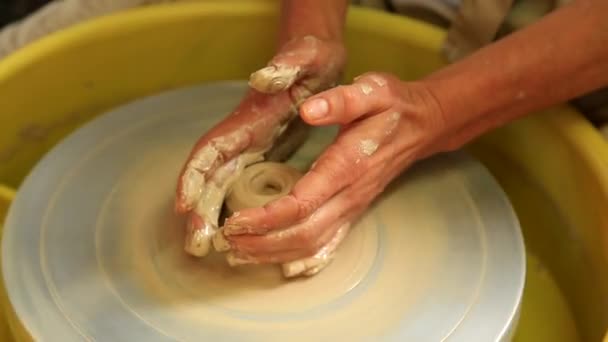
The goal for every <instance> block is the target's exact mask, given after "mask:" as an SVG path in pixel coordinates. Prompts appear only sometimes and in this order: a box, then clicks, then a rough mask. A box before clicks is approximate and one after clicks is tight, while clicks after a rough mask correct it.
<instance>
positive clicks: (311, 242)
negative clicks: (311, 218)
mask: <svg viewBox="0 0 608 342" xmlns="http://www.w3.org/2000/svg"><path fill="white" fill-rule="evenodd" d="M316 240H317V236H316V234H315V231H314V230H313V229H311V227H307V228H306V229H304V230H302V232H301V233H300V234H299V236H298V243H299V246H298V247H300V248H301V249H303V250H305V251H310V250H312V249H314V248H315V245H316Z"/></svg>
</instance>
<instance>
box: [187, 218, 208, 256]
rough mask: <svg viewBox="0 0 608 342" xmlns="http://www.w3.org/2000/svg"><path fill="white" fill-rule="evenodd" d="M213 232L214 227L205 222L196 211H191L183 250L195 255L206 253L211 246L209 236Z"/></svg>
mask: <svg viewBox="0 0 608 342" xmlns="http://www.w3.org/2000/svg"><path fill="white" fill-rule="evenodd" d="M215 233H216V227H214V226H213V225H211V224H209V222H205V221H204V220H203V219H202V218H201V217H200V215H198V214H197V213H195V212H191V213H190V214H189V215H188V220H187V225H186V237H185V243H184V250H185V251H186V252H187V253H188V254H190V255H193V256H197V257H203V256H205V255H207V254H208V253H209V250H210V247H211V245H210V241H211V238H212V237H213V235H215Z"/></svg>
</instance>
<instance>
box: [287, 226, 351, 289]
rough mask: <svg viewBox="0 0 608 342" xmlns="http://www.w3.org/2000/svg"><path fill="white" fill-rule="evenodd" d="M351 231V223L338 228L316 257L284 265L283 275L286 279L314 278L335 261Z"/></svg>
mask: <svg viewBox="0 0 608 342" xmlns="http://www.w3.org/2000/svg"><path fill="white" fill-rule="evenodd" d="M349 230H350V223H349V222H347V223H345V224H343V225H342V226H341V227H340V228H338V230H337V231H336V234H335V235H334V237H333V238H332V239H331V240H330V241H329V243H327V244H326V245H325V246H323V247H322V248H321V249H320V250H319V251H318V252H317V253H316V254H315V255H313V256H311V257H308V258H304V259H298V260H294V261H289V262H287V263H284V264H283V265H282V270H283V275H284V276H285V277H286V278H292V277H297V276H300V275H305V276H312V275H315V274H317V273H319V272H320V271H321V270H322V269H324V268H325V267H327V265H329V263H330V262H331V261H332V260H333V258H334V256H335V253H336V249H337V248H338V246H339V245H340V244H341V243H342V241H343V240H344V238H345V237H346V235H347V234H348V232H349Z"/></svg>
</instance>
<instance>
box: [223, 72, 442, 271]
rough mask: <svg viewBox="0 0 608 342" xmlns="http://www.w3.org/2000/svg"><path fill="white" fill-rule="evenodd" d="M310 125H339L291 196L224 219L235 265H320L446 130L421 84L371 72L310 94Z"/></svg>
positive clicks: (306, 106) (305, 111)
mask: <svg viewBox="0 0 608 342" xmlns="http://www.w3.org/2000/svg"><path fill="white" fill-rule="evenodd" d="M300 112H301V116H302V118H303V119H304V120H305V121H306V122H308V123H309V124H311V125H331V124H339V125H341V130H340V132H339V134H338V136H337V138H336V140H335V141H334V142H333V144H331V145H330V146H329V147H328V148H327V149H326V150H325V151H324V152H323V153H322V154H321V155H320V157H319V158H318V159H317V161H316V162H315V164H313V166H312V167H311V169H310V170H309V171H308V172H307V173H306V174H305V175H304V176H303V177H302V178H301V179H300V180H299V181H298V182H297V184H296V185H295V186H294V188H293V189H292V191H291V193H290V194H289V195H287V196H285V197H282V198H280V199H278V200H276V201H273V202H271V203H269V204H267V205H266V206H265V207H263V208H253V209H245V210H242V211H241V212H239V213H238V215H233V216H232V217H230V218H228V220H227V221H226V224H225V226H224V228H223V230H222V231H221V232H222V235H221V236H223V237H224V238H225V240H226V242H227V248H229V249H230V258H231V260H232V263H233V264H248V263H286V264H284V272H285V275H287V276H290V275H294V274H300V273H302V272H304V274H313V273H315V272H318V271H319V269H320V268H323V267H324V266H325V265H326V264H327V263H328V262H329V260H331V257H332V255H333V253H334V251H335V249H336V247H337V245H338V244H339V243H340V241H342V239H343V238H344V236H345V235H346V234H347V232H348V230H349V229H350V224H351V223H353V222H354V221H355V220H356V219H357V218H358V217H359V216H360V215H361V214H362V213H363V212H364V211H365V210H366V208H367V207H368V206H369V205H370V203H371V202H372V201H373V200H374V199H375V198H376V196H377V195H378V194H380V193H381V192H382V191H383V190H384V189H385V187H386V186H387V184H388V183H389V182H390V181H391V180H392V179H394V178H395V177H396V176H398V175H399V174H400V173H401V172H402V171H403V170H404V169H405V168H407V167H408V166H409V165H411V164H412V163H413V162H414V161H416V160H418V159H420V158H423V157H425V156H427V155H429V154H430V153H432V152H434V151H436V150H437V149H438V148H439V147H437V146H439V145H438V144H437V142H438V139H439V138H440V137H442V136H443V135H444V133H445V132H446V125H445V120H444V117H443V114H442V110H441V108H440V106H439V105H438V103H437V101H436V100H435V98H434V96H433V95H432V93H431V92H430V91H429V90H428V89H427V88H426V87H425V85H424V83H421V82H420V83H418V82H412V83H408V82H403V81H401V80H399V79H398V78H396V77H394V76H391V75H387V74H378V73H369V74H365V75H363V76H361V77H358V78H356V79H355V81H354V83H353V84H351V85H346V86H339V87H336V88H333V89H330V90H327V91H324V92H322V93H320V94H317V95H315V96H312V97H310V98H309V99H307V100H306V101H305V102H303V104H302V105H301V107H300Z"/></svg>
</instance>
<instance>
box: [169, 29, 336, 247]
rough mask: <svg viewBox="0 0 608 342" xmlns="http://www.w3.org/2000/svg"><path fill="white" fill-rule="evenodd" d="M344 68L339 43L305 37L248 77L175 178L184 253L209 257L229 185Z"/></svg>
mask: <svg viewBox="0 0 608 342" xmlns="http://www.w3.org/2000/svg"><path fill="white" fill-rule="evenodd" d="M344 64H345V49H344V46H343V44H342V42H339V41H327V40H321V39H318V38H315V37H313V36H305V37H300V38H295V39H292V40H290V41H289V42H287V43H285V44H284V45H283V46H282V47H281V48H280V49H279V52H278V53H277V54H276V55H275V57H274V58H273V59H272V60H271V61H270V63H269V64H268V66H267V67H265V68H262V69H260V70H258V71H256V72H255V73H253V74H252V75H251V77H250V81H249V85H250V87H251V88H252V89H251V90H250V91H249V92H248V93H247V94H246V95H245V98H244V99H243V100H242V101H241V103H240V104H239V105H238V106H237V108H236V109H235V110H234V111H233V112H232V113H231V114H230V115H229V116H228V117H227V118H226V119H225V120H223V121H222V122H220V123H219V124H218V125H216V126H215V127H213V128H212V129H211V130H210V131H208V132H207V133H205V134H204V135H203V136H202V137H201V138H200V139H199V140H198V141H197V143H196V144H195V145H194V147H193V149H192V151H191V153H190V155H189V157H188V159H187V160H186V163H185V165H184V166H183V168H182V171H181V173H180V176H179V180H178V185H177V191H176V200H175V209H176V211H177V212H178V213H180V214H186V215H188V225H187V235H186V245H185V249H186V251H187V252H189V253H190V254H192V255H195V256H204V255H206V254H207V253H208V251H209V248H210V238H211V237H212V236H213V235H214V234H215V232H216V230H217V228H218V219H219V214H220V210H221V208H222V203H223V201H224V197H225V195H226V192H227V191H228V189H229V188H230V186H231V184H232V183H233V182H234V180H235V179H236V178H238V175H239V174H240V172H241V171H242V170H243V169H244V168H245V167H247V166H248V165H250V164H252V163H255V162H257V161H260V160H261V159H262V158H264V153H266V152H267V151H269V150H270V149H271V148H272V147H273V145H274V144H275V142H276V141H277V139H278V138H279V136H280V134H281V133H282V132H283V131H284V130H285V128H286V127H287V125H288V124H289V123H290V122H291V121H292V120H293V119H296V118H297V117H298V113H297V107H296V106H297V105H298V104H299V103H300V102H302V101H303V100H305V99H306V98H308V97H309V96H311V95H314V94H316V93H318V92H321V91H323V90H326V89H328V88H330V87H332V86H333V85H335V83H336V82H337V81H338V79H339V77H340V75H341V72H342V68H343V66H344Z"/></svg>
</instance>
